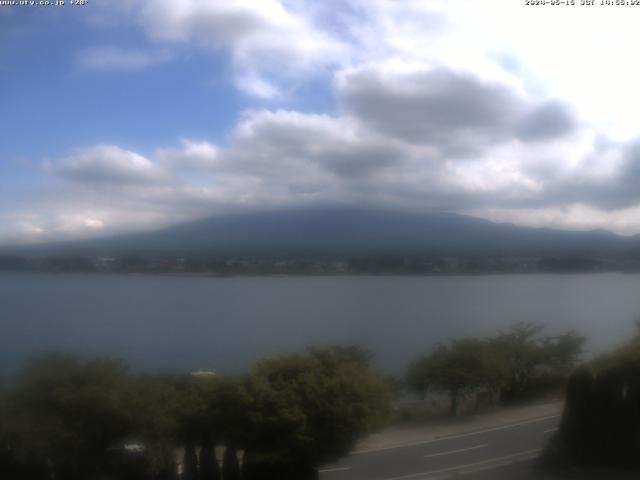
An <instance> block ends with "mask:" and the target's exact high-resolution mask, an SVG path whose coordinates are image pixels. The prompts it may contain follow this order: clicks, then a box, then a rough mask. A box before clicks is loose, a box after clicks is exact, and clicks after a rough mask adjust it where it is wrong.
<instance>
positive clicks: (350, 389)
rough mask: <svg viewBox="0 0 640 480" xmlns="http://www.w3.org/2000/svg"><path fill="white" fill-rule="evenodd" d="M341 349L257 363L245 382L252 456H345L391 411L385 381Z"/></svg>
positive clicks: (315, 460) (311, 461)
mask: <svg viewBox="0 0 640 480" xmlns="http://www.w3.org/2000/svg"><path fill="white" fill-rule="evenodd" d="M342 353H343V352H342V351H341V350H335V349H323V350H318V349H313V350H311V351H310V353H309V354H307V355H289V356H280V357H274V358H271V359H268V360H265V361H262V362H260V363H258V365H257V366H256V367H255V368H254V371H253V373H252V375H251V377H250V379H249V381H248V382H247V385H246V388H247V393H248V398H249V399H250V403H249V405H248V414H249V418H250V423H251V428H250V431H251V432H252V435H251V437H250V438H249V439H248V440H249V441H248V443H247V445H246V447H247V450H248V452H249V454H250V456H251V458H252V459H253V460H252V461H254V462H256V463H261V464H278V463H286V462H288V461H290V460H289V459H291V458H295V459H297V460H298V461H299V462H300V463H301V464H304V465H312V466H315V465H318V464H321V463H324V462H328V461H331V460H335V459H337V458H339V457H341V456H343V455H345V454H346V453H348V452H349V451H350V450H351V449H352V448H353V447H354V445H355V443H356V441H357V440H358V439H359V438H360V437H362V436H363V435H365V434H367V433H369V432H371V431H372V430H374V429H375V428H377V427H379V426H380V425H381V424H382V422H383V421H384V420H385V419H386V417H387V416H388V414H389V410H390V408H389V406H390V395H389V392H388V389H387V386H386V384H385V383H384V381H383V380H381V379H380V378H378V377H377V376H375V375H374V374H372V373H371V372H370V371H369V370H368V369H366V368H365V367H364V366H363V365H362V362H360V361H359V360H357V359H356V358H352V357H350V356H346V357H345V356H344V355H342ZM347 357H349V358H347ZM357 357H359V356H357Z"/></svg>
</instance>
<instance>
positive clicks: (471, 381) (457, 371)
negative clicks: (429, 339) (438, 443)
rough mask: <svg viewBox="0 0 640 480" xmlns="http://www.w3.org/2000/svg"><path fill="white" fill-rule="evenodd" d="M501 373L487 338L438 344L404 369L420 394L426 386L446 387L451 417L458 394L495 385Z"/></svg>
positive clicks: (410, 384)
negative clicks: (427, 353) (406, 369)
mask: <svg viewBox="0 0 640 480" xmlns="http://www.w3.org/2000/svg"><path fill="white" fill-rule="evenodd" d="M505 375H506V372H505V370H504V368H503V365H502V363H501V362H500V359H499V358H498V357H497V356H496V355H495V352H494V351H493V350H492V349H491V348H490V343H489V342H488V341H486V340H483V339H478V338H463V339H456V340H452V341H450V342H449V343H447V344H441V345H439V346H438V347H437V348H436V349H435V350H434V351H433V352H431V353H430V354H429V355H426V356H423V357H421V358H419V359H418V360H416V361H415V362H413V363H412V364H411V365H410V366H409V369H408V371H407V383H408V385H409V386H410V387H411V388H412V389H413V390H414V391H416V392H418V393H420V394H425V393H426V391H427V389H428V388H429V387H434V388H437V389H442V390H446V391H447V392H448V393H449V398H450V412H451V414H452V415H454V416H455V415H457V414H458V413H459V403H460V399H461V398H462V397H464V396H466V395H467V394H469V393H470V392H473V391H475V390H477V389H479V388H486V389H491V390H495V389H496V388H499V387H500V385H501V384H502V383H503V382H504V379H505Z"/></svg>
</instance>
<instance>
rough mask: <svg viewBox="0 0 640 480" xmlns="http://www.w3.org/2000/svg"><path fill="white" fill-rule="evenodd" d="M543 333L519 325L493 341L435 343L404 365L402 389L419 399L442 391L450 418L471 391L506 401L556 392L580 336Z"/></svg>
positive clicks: (572, 360) (580, 345)
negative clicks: (544, 392) (404, 383)
mask: <svg viewBox="0 0 640 480" xmlns="http://www.w3.org/2000/svg"><path fill="white" fill-rule="evenodd" d="M543 329H544V326H542V325H540V324H536V323H531V322H528V323H519V324H515V325H513V326H512V327H511V328H510V329H508V330H507V331H504V332H500V333H499V334H498V335H496V336H493V337H486V338H478V337H467V338H458V339H454V340H451V341H449V342H448V343H443V344H440V345H438V346H437V347H436V348H435V349H434V350H433V351H431V352H430V353H429V354H427V355H424V356H422V357H420V358H418V359H416V360H415V361H413V362H412V363H411V364H410V366H409V368H408V370H407V375H406V382H407V385H408V387H409V388H410V389H411V390H413V391H414V392H416V393H418V394H420V395H421V396H422V397H424V396H426V394H427V392H429V391H434V390H435V391H443V392H446V393H447V394H448V395H449V398H450V413H451V414H452V415H457V414H458V413H459V408H460V400H461V399H462V398H464V397H465V396H468V395H469V394H471V393H476V394H477V393H478V392H481V393H485V394H487V395H489V396H490V398H492V399H497V400H499V401H501V402H503V403H511V402H516V401H518V400H522V399H524V398H527V397H528V396H530V395H534V394H536V393H540V391H541V390H544V389H545V387H548V386H551V387H555V388H556V389H557V387H561V386H562V385H563V384H564V382H565V380H566V378H567V376H568V375H569V373H570V372H571V370H572V369H573V368H574V367H575V366H576V364H577V363H578V361H579V360H580V355H581V353H582V348H583V345H584V342H585V338H584V337H583V336H581V335H579V334H578V333H577V332H575V331H573V330H571V331H568V332H566V333H563V334H560V335H555V336H549V335H545V336H543V335H542V332H543Z"/></svg>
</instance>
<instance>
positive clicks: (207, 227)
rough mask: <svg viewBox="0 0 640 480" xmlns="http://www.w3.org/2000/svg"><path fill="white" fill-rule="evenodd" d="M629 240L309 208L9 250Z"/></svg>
mask: <svg viewBox="0 0 640 480" xmlns="http://www.w3.org/2000/svg"><path fill="white" fill-rule="evenodd" d="M635 242H636V241H635V239H634V238H627V237H621V236H617V235H614V234H612V233H609V232H606V231H589V232H575V231H563V230H552V229H538V228H524V227H517V226H514V225H511V224H497V223H493V222H489V221H486V220H481V219H477V218H473V217H468V216H463V215H456V214H449V213H428V214H426V213H407V212H397V211H390V210H376V209H364V208H337V207H336V208H314V209H305V210H302V209H295V210H283V211H277V212H261V213H244V214H233V215H225V216H219V217H211V218H208V219H204V220H199V221H196V222H191V223H187V224H183V225H178V226H174V227H170V228H166V229H163V230H158V231H154V232H147V233H141V234H130V235H121V236H115V237H109V238H100V239H92V240H84V241H74V242H60V243H55V244H46V245H40V246H36V247H29V248H26V247H22V248H20V249H11V250H12V251H14V252H17V251H18V250H19V253H23V254H24V253H34V254H36V253H37V254H71V253H73V254H81V255H115V254H171V255H173V254H180V255H195V254H202V255H204V254H207V255H253V256H260V255H291V256H294V255H357V254H404V255H411V254H505V255H519V254H597V253H615V252H619V251H622V250H625V249H627V248H630V246H631V245H633V244H635Z"/></svg>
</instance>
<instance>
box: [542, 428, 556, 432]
mask: <svg viewBox="0 0 640 480" xmlns="http://www.w3.org/2000/svg"><path fill="white" fill-rule="evenodd" d="M557 430H558V427H555V428H547V429H546V430H544V431H543V432H542V433H551V432H555V431H557Z"/></svg>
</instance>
